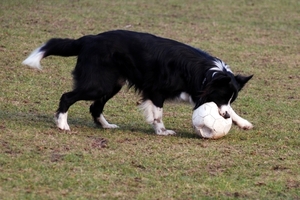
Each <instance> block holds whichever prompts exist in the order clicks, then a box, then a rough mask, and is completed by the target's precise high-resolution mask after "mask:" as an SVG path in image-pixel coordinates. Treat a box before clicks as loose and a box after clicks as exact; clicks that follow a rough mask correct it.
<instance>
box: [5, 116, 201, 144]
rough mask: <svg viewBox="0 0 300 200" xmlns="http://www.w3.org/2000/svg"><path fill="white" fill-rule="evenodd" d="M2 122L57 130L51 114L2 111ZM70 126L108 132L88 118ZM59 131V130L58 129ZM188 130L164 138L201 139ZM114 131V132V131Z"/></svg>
mask: <svg viewBox="0 0 300 200" xmlns="http://www.w3.org/2000/svg"><path fill="white" fill-rule="evenodd" d="M0 120H1V121H2V122H4V123H3V125H2V126H3V128H5V124H9V123H13V124H15V125H17V126H15V125H14V127H15V128H17V127H20V128H22V127H26V126H31V127H34V126H36V127H38V128H42V129H48V128H51V129H54V128H56V126H55V122H54V115H52V116H51V115H49V114H40V113H23V112H10V111H9V112H8V111H3V110H2V111H0ZM68 122H69V125H70V126H71V129H72V127H73V129H72V130H74V129H75V132H76V129H77V130H78V129H80V128H90V129H96V130H97V132H98V131H99V130H103V131H104V130H107V129H103V128H102V127H100V126H98V125H95V123H94V122H93V121H92V119H86V118H69V119H68ZM118 125H120V127H119V128H117V129H115V131H120V130H123V131H124V132H127V133H128V132H132V133H143V134H146V135H151V136H155V137H156V136H157V137H162V136H159V135H156V134H155V133H154V131H153V128H152V127H151V126H150V125H148V124H146V123H145V125H144V126H141V125H139V126H134V125H130V124H125V123H124V122H123V124H118ZM57 130H58V129H57ZM189 130H190V131H188V130H174V131H175V132H176V135H174V136H164V137H179V138H187V139H192V138H195V139H201V138H200V137H199V136H197V135H196V134H194V133H193V132H192V130H191V129H189ZM112 131H114V130H112Z"/></svg>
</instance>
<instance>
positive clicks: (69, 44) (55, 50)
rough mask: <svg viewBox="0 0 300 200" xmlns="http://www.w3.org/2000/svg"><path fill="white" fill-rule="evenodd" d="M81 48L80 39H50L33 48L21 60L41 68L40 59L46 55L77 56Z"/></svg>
mask: <svg viewBox="0 0 300 200" xmlns="http://www.w3.org/2000/svg"><path fill="white" fill-rule="evenodd" d="M80 49H81V43H80V40H74V39H61V38H53V39H50V40H49V41H48V42H47V43H46V44H44V45H42V46H40V47H39V48H37V49H35V50H34V51H33V52H32V53H31V54H30V55H29V56H28V57H27V58H26V59H25V60H24V61H23V62H22V64H23V65H28V66H30V67H33V68H36V69H42V66H41V64H40V61H41V60H42V59H43V58H45V57H47V56H51V55H54V56H64V57H68V56H77V55H78V54H79V51H80Z"/></svg>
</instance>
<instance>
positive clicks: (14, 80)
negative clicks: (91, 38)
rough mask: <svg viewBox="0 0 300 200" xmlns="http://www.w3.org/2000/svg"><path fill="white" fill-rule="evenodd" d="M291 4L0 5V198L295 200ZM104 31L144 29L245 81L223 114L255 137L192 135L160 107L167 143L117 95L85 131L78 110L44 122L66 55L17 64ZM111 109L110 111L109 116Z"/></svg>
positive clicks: (67, 76) (180, 112)
mask: <svg viewBox="0 0 300 200" xmlns="http://www.w3.org/2000/svg"><path fill="white" fill-rule="evenodd" d="M299 8H300V3H299V1H297V0H290V1H283V0H265V1H259V0H251V1H246V0H244V1H243V0H241V1H233V0H213V1H211V0H204V1H194V0H187V1H182V0H170V1H150V2H149V1H144V0H143V1H135V0H132V1H120V0H117V1H96V0H91V1H88V0H80V1H67V0H63V1H61V0H54V1H44V0H42V1H31V0H26V1H25V0H3V1H1V3H0V24H1V29H0V66H1V70H0V84H1V85H0V86H1V87H0V94H1V96H0V102H1V103H0V121H1V122H0V199H235V198H245V199H300V181H299V180H300V172H299V165H300V160H299V158H300V157H299V156H300V136H299V132H300V118H299V114H300V112H299V111H300V89H299V88H300V87H299V82H300V74H299V64H300V54H299V52H300V48H299V47H300V40H299V38H300V29H299V11H300V10H299ZM111 29H129V30H135V31H144V32H151V33H154V34H157V35H160V36H163V37H168V38H173V39H176V40H178V41H181V42H184V43H187V44H190V45H192V46H195V47H198V48H202V49H204V50H206V51H208V52H210V53H212V54H213V55H216V56H218V57H220V58H222V59H223V60H224V61H225V62H227V63H228V64H229V65H230V66H231V68H232V69H233V71H234V72H236V73H241V74H245V75H249V74H254V78H253V79H252V80H251V81H250V82H249V84H248V85H247V86H246V88H245V89H244V90H243V91H242V92H241V93H240V96H239V98H238V100H237V101H236V102H235V103H234V105H233V107H234V108H235V110H236V111H237V113H239V114H240V115H241V116H243V117H245V118H246V119H248V120H249V121H251V122H253V124H254V126H255V128H254V129H253V130H251V131H242V130H240V129H238V128H237V127H233V128H232V129H231V131H230V133H229V135H227V136H226V137H224V138H221V139H219V140H205V139H200V138H198V137H196V135H195V134H194V132H193V129H192V127H191V114H192V111H191V107H190V106H189V105H186V104H173V103H167V104H166V105H165V108H164V116H165V117H164V120H165V124H166V126H167V128H170V129H173V130H175V131H176V132H177V136H172V137H160V136H156V135H154V134H153V130H152V129H151V127H150V126H149V125H147V124H146V123H145V122H144V119H143V117H142V115H141V113H140V112H139V111H138V109H137V108H136V102H137V101H138V100H139V97H138V96H137V95H135V94H134V93H133V92H132V91H131V90H129V91H128V90H127V89H123V90H122V91H121V92H120V93H119V94H118V95H117V96H116V97H114V98H113V99H112V100H111V101H110V102H108V104H107V106H106V109H105V115H106V116H107V118H108V120H109V121H111V122H113V123H116V124H118V125H119V126H120V127H121V128H120V129H117V130H103V129H99V128H96V127H95V125H94V124H93V122H92V120H91V116H90V115H89V113H88V108H89V104H90V102H78V103H77V104H75V105H74V106H73V107H72V108H71V109H70V112H69V125H70V126H71V129H72V131H71V132H63V131H60V130H58V129H57V128H56V127H55V125H54V122H53V114H54V112H55V110H56V109H57V104H58V100H59V98H60V95H61V94H62V93H63V92H67V91H69V90H71V88H72V82H71V81H72V77H71V71H72V69H73V66H74V64H75V59H74V58H59V57H49V58H47V59H45V60H43V62H42V65H43V66H44V70H43V71H36V70H33V69H30V68H28V67H25V66H22V65H21V64H20V63H21V62H22V60H24V59H25V58H26V56H27V55H28V54H29V53H30V52H31V51H32V50H33V49H34V48H36V47H37V46H39V45H41V44H42V43H44V42H45V41H46V40H48V39H49V38H52V37H63V38H64V37H70V38H77V37H80V36H82V35H85V34H96V33H100V32H102V31H107V30H111ZM116 110H118V111H121V112H116Z"/></svg>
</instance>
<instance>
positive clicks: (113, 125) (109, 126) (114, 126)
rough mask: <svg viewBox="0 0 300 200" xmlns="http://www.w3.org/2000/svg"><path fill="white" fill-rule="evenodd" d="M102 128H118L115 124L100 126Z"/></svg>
mask: <svg viewBox="0 0 300 200" xmlns="http://www.w3.org/2000/svg"><path fill="white" fill-rule="evenodd" d="M102 128H119V126H118V125H116V124H109V123H107V124H105V125H102Z"/></svg>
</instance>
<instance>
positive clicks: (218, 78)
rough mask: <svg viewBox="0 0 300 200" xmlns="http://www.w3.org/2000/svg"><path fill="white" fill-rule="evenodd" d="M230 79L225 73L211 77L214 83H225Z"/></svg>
mask: <svg viewBox="0 0 300 200" xmlns="http://www.w3.org/2000/svg"><path fill="white" fill-rule="evenodd" d="M230 81H231V78H230V77H229V76H227V75H219V76H216V78H214V79H213V81H212V82H213V84H214V85H225V84H228V83H229V82H230Z"/></svg>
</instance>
